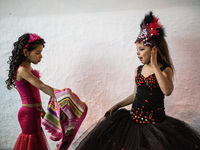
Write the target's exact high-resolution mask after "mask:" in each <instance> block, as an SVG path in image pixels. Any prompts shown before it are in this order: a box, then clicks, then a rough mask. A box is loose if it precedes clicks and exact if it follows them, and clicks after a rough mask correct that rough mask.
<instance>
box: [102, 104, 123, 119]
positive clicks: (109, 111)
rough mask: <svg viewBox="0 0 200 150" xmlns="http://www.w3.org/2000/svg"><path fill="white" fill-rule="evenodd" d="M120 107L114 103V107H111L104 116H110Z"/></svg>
mask: <svg viewBox="0 0 200 150" xmlns="http://www.w3.org/2000/svg"><path fill="white" fill-rule="evenodd" d="M119 108H120V107H119V106H118V105H114V106H113V107H112V108H110V109H109V110H108V111H107V112H106V113H105V115H104V117H109V116H111V115H112V114H113V112H115V111H117V110H118V109H119Z"/></svg>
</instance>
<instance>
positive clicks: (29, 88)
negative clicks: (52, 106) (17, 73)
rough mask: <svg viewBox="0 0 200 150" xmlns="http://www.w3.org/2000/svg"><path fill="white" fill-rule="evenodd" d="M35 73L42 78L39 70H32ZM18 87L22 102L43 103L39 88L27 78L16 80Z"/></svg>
mask: <svg viewBox="0 0 200 150" xmlns="http://www.w3.org/2000/svg"><path fill="white" fill-rule="evenodd" d="M31 72H32V73H33V75H35V76H36V77H37V78H40V75H39V72H38V71H37V70H31ZM15 85H16V88H17V90H18V92H19V95H20V97H21V100H22V104H36V103H41V98H40V92H39V89H38V88H36V87H35V86H33V85H32V84H30V83H29V82H28V81H26V80H24V79H23V80H21V81H17V80H15Z"/></svg>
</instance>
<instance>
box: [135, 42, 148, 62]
mask: <svg viewBox="0 0 200 150" xmlns="http://www.w3.org/2000/svg"><path fill="white" fill-rule="evenodd" d="M136 49H137V56H138V58H139V60H140V61H141V63H143V64H149V63H150V58H151V48H150V47H148V46H144V45H143V42H140V43H136Z"/></svg>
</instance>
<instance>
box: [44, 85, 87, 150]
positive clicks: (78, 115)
mask: <svg viewBox="0 0 200 150" xmlns="http://www.w3.org/2000/svg"><path fill="white" fill-rule="evenodd" d="M54 94H55V96H56V98H50V101H49V104H48V108H47V112H46V115H45V117H44V119H43V120H42V124H43V125H44V126H45V129H46V130H48V132H50V133H51V136H50V139H51V140H53V141H59V142H58V146H57V150H60V149H63V150H67V149H68V148H69V146H70V144H71V142H72V141H73V139H74V137H75V135H76V133H77V131H78V129H79V127H80V125H81V123H82V121H83V120H84V118H85V116H86V114H87V105H86V104H85V103H84V102H82V101H81V100H80V99H79V97H78V96H77V95H76V94H75V93H73V92H72V91H71V89H68V88H65V89H62V90H58V89H55V90H54Z"/></svg>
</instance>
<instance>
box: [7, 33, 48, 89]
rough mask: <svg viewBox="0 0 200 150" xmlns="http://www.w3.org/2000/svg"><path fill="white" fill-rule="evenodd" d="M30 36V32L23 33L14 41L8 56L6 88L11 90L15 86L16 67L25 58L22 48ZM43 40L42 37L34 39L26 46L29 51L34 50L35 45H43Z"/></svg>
mask: <svg viewBox="0 0 200 150" xmlns="http://www.w3.org/2000/svg"><path fill="white" fill-rule="evenodd" d="M29 37H30V33H25V34H23V35H22V36H20V37H19V38H18V41H16V42H15V43H14V44H13V46H14V48H13V50H12V55H11V56H9V60H8V62H7V63H8V64H9V73H8V79H7V80H6V84H7V88H8V89H9V90H11V89H12V88H13V87H15V82H14V79H15V74H16V71H17V68H18V67H19V66H20V65H21V64H22V62H23V61H24V60H25V59H26V57H25V56H24V53H23V49H24V47H25V45H26V44H28V41H29ZM44 44H45V41H44V39H42V38H41V39H39V40H35V41H33V42H31V43H29V44H28V47H27V48H26V49H27V50H28V51H29V52H31V51H32V50H34V49H35V48H36V47H37V46H39V45H43V47H44Z"/></svg>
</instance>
